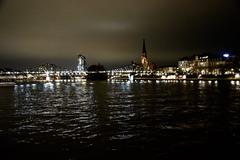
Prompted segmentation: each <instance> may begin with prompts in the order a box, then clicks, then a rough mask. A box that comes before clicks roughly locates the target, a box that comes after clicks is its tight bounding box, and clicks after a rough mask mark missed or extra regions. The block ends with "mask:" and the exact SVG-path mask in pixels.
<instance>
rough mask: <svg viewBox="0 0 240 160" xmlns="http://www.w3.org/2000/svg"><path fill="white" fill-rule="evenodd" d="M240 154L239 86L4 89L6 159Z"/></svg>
mask: <svg viewBox="0 0 240 160" xmlns="http://www.w3.org/2000/svg"><path fill="white" fill-rule="evenodd" d="M239 146H240V85H239V82H231V81H218V83H217V82H214V81H213V82H211V83H210V82H197V81H196V82H192V83H191V82H185V83H184V82H167V83H166V82H160V83H156V82H154V81H153V82H143V83H140V82H136V83H128V82H115V83H111V82H78V83H45V84H44V83H41V84H18V85H16V86H15V87H0V153H1V154H0V156H1V157H0V159H69V160H70V159H72V160H74V159H82V158H112V159H118V158H130V157H131V158H138V157H143V158H147V159H179V158H185V159H212V158H225V159H231V158H233V157H234V156H238V157H240V156H239V154H238V151H240V149H239ZM3 157H4V158H3Z"/></svg>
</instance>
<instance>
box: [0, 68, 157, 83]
mask: <svg viewBox="0 0 240 160" xmlns="http://www.w3.org/2000/svg"><path fill="white" fill-rule="evenodd" d="M95 74H106V75H107V79H109V80H114V79H126V80H134V79H135V77H148V76H157V75H160V73H158V72H154V71H144V70H136V69H134V68H133V65H126V66H122V67H119V68H116V69H112V70H107V71H71V70H63V71H52V70H50V71H49V70H42V71H38V72H36V71H23V72H14V71H13V72H0V80H12V81H14V80H20V81H52V80H56V81H58V80H73V81H81V80H83V79H86V78H87V76H88V75H95Z"/></svg>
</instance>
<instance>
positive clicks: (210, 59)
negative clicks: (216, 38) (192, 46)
mask: <svg viewBox="0 0 240 160" xmlns="http://www.w3.org/2000/svg"><path fill="white" fill-rule="evenodd" d="M233 62H234V57H224V56H219V55H211V54H208V55H207V54H205V55H198V56H192V57H185V58H182V59H181V60H180V61H178V69H179V71H180V72H182V73H184V74H190V75H191V74H197V75H224V74H225V75H226V74H234V72H233V71H234V63H233Z"/></svg>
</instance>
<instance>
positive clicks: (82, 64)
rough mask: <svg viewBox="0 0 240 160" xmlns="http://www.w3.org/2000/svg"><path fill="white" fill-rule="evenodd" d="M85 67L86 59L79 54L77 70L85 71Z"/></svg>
mask: <svg viewBox="0 0 240 160" xmlns="http://www.w3.org/2000/svg"><path fill="white" fill-rule="evenodd" d="M86 67H87V63H86V58H85V57H84V56H83V55H81V54H79V55H78V65H77V70H78V71H85V70H86Z"/></svg>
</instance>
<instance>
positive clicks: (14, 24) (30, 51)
mask: <svg viewBox="0 0 240 160" xmlns="http://www.w3.org/2000/svg"><path fill="white" fill-rule="evenodd" d="M143 38H145V39H146V46H147V50H148V56H149V58H150V60H151V61H152V62H155V63H157V64H159V65H166V64H174V62H176V61H177V60H178V59H179V58H181V57H183V56H187V55H193V54H200V53H202V52H220V51H224V50H236V51H238V50H239V49H240V45H239V42H240V3H239V1H238V0H0V55H1V57H0V68H1V67H12V68H24V67H32V66H36V65H38V64H43V63H54V64H57V65H60V66H64V67H74V66H76V63H77V60H76V58H77V53H81V54H83V55H84V56H85V57H86V58H87V62H88V64H97V63H101V64H103V65H105V66H107V67H117V66H119V65H123V64H130V63H131V61H132V60H135V61H140V55H141V45H142V39H143Z"/></svg>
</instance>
